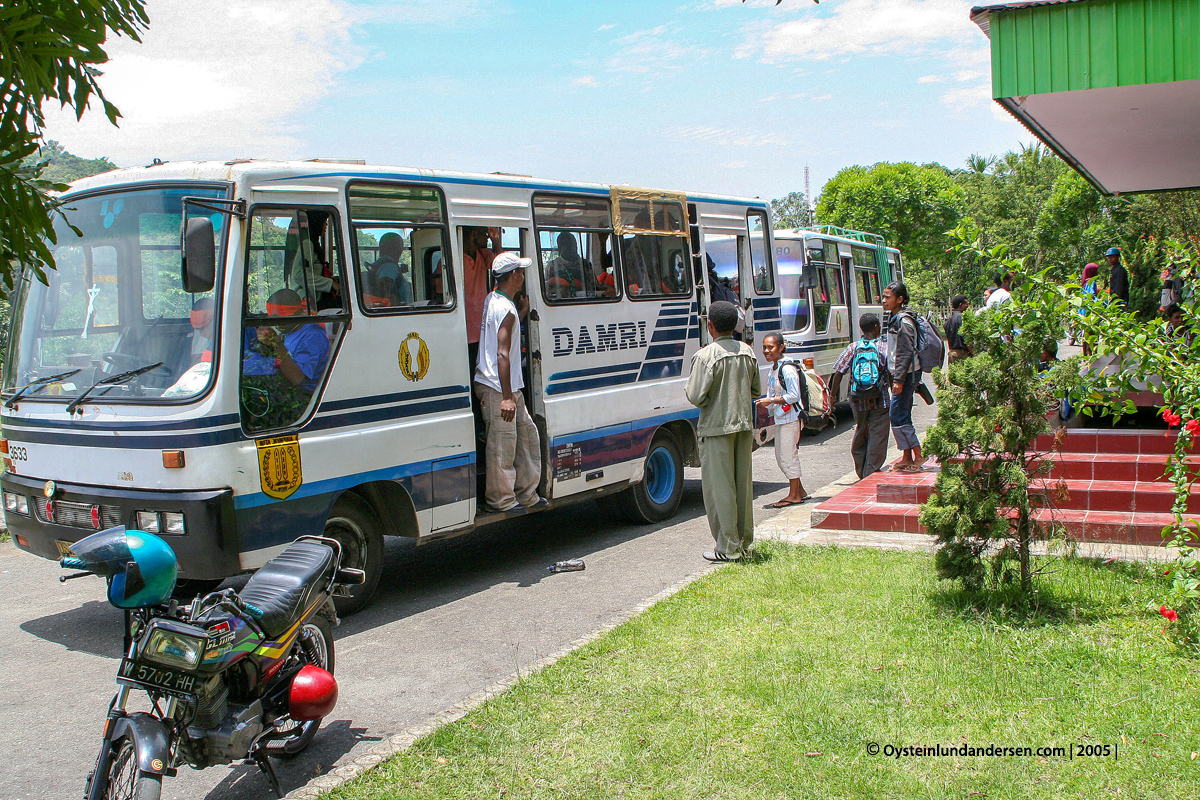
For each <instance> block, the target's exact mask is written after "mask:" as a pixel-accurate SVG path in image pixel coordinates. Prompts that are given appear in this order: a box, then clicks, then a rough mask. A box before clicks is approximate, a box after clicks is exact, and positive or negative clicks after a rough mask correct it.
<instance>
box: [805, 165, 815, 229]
mask: <svg viewBox="0 0 1200 800" xmlns="http://www.w3.org/2000/svg"><path fill="white" fill-rule="evenodd" d="M804 215H805V217H807V218H808V226H806V227H809V226H812V225H813V224H815V223H816V220H815V219H814V218H813V204H812V189H811V188H810V187H809V184H808V164H805V165H804Z"/></svg>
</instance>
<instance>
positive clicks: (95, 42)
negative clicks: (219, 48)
mask: <svg viewBox="0 0 1200 800" xmlns="http://www.w3.org/2000/svg"><path fill="white" fill-rule="evenodd" d="M148 23H149V17H147V16H146V9H145V2H144V0H15V2H11V3H5V4H4V5H3V6H2V7H0V79H3V82H4V90H3V92H2V93H0V281H2V284H0V295H4V296H6V295H7V294H8V292H9V291H11V290H12V288H13V286H14V285H15V282H16V279H17V277H18V276H19V275H20V273H21V270H22V269H23V267H26V266H28V267H32V268H33V269H34V270H35V271H36V272H37V273H38V275H39V277H42V278H44V277H45V270H46V269H53V268H54V256H53V254H52V253H51V251H50V248H49V246H48V245H47V242H49V243H51V244H53V243H54V242H55V241H56V239H55V234H54V224H53V222H54V215H55V214H57V213H60V212H59V201H58V200H56V199H55V198H54V197H53V196H52V194H51V193H52V192H56V191H62V190H64V189H65V188H66V186H65V184H61V183H55V182H54V181H53V180H52V179H51V178H49V177H48V176H47V175H46V174H45V169H46V160H45V159H37V160H34V161H32V162H31V161H29V159H30V158H32V157H35V156H36V155H37V152H38V147H39V142H40V141H41V136H42V126H43V124H44V117H43V115H42V104H43V103H44V102H46V101H49V100H57V101H58V102H59V103H61V104H62V105H63V106H70V107H71V108H73V109H74V110H75V113H76V116H77V117H82V116H83V113H84V111H86V110H87V108H88V105H89V103H90V102H91V100H92V98H93V97H95V98H96V99H98V100H99V101H100V102H101V103H102V104H103V107H104V113H105V115H106V116H107V117H108V119H109V120H110V121H111V122H112V123H113V124H114V125H115V124H116V121H117V118H118V117H119V116H120V112H118V111H117V108H116V106H114V105H113V104H112V103H110V102H108V101H107V100H105V99H104V94H103V92H101V91H100V86H99V85H98V84H97V82H96V79H97V78H98V77H100V75H101V74H102V73H101V72H100V71H99V70H98V69H97V68H96V65H98V64H103V63H105V62H106V61H107V60H108V56H107V54H106V53H105V52H104V48H103V45H104V43H105V41H106V39H107V38H108V34H109V33H110V32H111V33H112V34H114V35H116V36H128V37H129V38H131V39H133V40H134V41H141V39H140V37H139V33H140V32H141V31H143V30H145V28H146V26H147V24H148Z"/></svg>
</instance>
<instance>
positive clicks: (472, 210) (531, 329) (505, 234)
mask: <svg viewBox="0 0 1200 800" xmlns="http://www.w3.org/2000/svg"><path fill="white" fill-rule="evenodd" d="M460 191H463V192H469V193H470V197H462V196H453V197H451V198H450V206H451V209H452V211H453V217H454V223H455V226H456V229H455V242H456V243H457V245H458V247H459V253H461V254H462V255H461V258H460V262H461V263H462V265H463V267H462V287H463V308H464V314H465V324H466V329H465V334H466V335H465V338H460V340H459V343H458V346H459V347H460V348H461V349H462V352H463V355H464V356H465V357H466V358H467V362H468V363H467V376H468V377H467V384H468V386H471V387H472V389H471V410H472V416H473V424H474V429H475V454H476V460H475V464H476V468H477V469H476V492H477V496H479V497H482V496H483V491H484V487H485V476H484V464H485V460H484V453H485V450H486V447H487V436H486V432H485V426H484V421H483V410H482V408H481V406H480V405H479V398H478V397H477V396H476V394H475V392H474V375H475V366H476V360H477V357H478V349H477V342H478V337H479V329H480V324H481V316H480V315H481V314H482V311H483V303H484V299H485V298H486V296H487V294H488V292H490V291H492V289H493V288H494V286H495V279H494V278H493V277H492V273H491V269H490V264H491V261H492V259H493V258H494V257H495V256H498V255H500V253H505V252H513V253H517V254H519V255H521V256H525V257H528V255H529V245H528V242H527V241H526V240H527V238H528V234H529V228H530V222H529V203H528V200H527V199H526V198H527V197H528V196H527V195H525V197H513V196H512V192H511V190H503V189H488V188H484V187H479V186H464V187H462V189H461V190H460ZM456 195H457V192H456ZM489 254H490V255H489ZM532 276H533V270H532V269H529V270H526V275H525V289H524V292H525V295H526V297H528V298H530V306H529V313H528V314H527V315H526V317H525V319H523V320H522V321H521V373H522V377H523V379H524V380H523V383H524V386H525V388H524V389H523V390H522V392H523V394H524V396H525V405H526V408H528V410H529V414H530V416H532V417H533V419H534V422H535V423H537V424H538V428H539V430H541V432H542V434H543V437H544V435H545V431H544V430H542V429H543V427H544V425H543V424H542V423H541V402H542V398H541V393H540V391H538V388H537V381H536V379H535V378H536V375H535V373H536V372H537V370H538V366H537V360H536V355H537V348H536V347H534V346H532V343H533V342H534V341H536V327H537V319H538V312H537V306H536V301H535V300H534V299H533V298H534V295H532V294H530V292H529V282H530V281H531V280H532ZM468 298H470V299H469V300H468ZM513 299H514V300H515V301H517V302H518V303H521V302H522V297H521V295H520V294H518V295H517V297H514V298H513ZM469 309H475V310H474V311H470V310H469ZM531 335H532V336H533V337H534V338H531ZM471 339H474V340H475V341H474V342H471V343H470V344H468V342H469V341H470V340H471ZM543 474H544V470H543Z"/></svg>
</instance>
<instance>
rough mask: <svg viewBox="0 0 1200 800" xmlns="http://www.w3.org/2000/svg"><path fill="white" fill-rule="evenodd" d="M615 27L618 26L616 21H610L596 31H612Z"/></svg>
mask: <svg viewBox="0 0 1200 800" xmlns="http://www.w3.org/2000/svg"><path fill="white" fill-rule="evenodd" d="M615 27H617V25H616V23H615V22H609V23H606V24H604V25H601V26H600V27H599V28H596V33H599V32H600V31H611V30H612V29H613V28H615Z"/></svg>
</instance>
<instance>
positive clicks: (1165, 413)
mask: <svg viewBox="0 0 1200 800" xmlns="http://www.w3.org/2000/svg"><path fill="white" fill-rule="evenodd" d="M1162 418H1163V419H1165V420H1166V421H1167V424H1168V425H1170V426H1171V427H1172V428H1173V427H1175V426H1176V425H1178V424H1179V423H1180V422H1182V421H1183V417H1181V416H1179V415H1178V414H1176V413H1175V412H1174V411H1172V410H1171V409H1169V408H1164V409H1163V410H1162Z"/></svg>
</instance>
